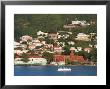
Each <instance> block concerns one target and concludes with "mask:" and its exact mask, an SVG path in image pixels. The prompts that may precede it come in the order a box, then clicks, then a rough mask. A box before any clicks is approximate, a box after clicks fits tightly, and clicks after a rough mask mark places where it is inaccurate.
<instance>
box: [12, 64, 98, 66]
mask: <svg viewBox="0 0 110 89" xmlns="http://www.w3.org/2000/svg"><path fill="white" fill-rule="evenodd" d="M14 66H58V67H62V66H97V65H36V64H14Z"/></svg>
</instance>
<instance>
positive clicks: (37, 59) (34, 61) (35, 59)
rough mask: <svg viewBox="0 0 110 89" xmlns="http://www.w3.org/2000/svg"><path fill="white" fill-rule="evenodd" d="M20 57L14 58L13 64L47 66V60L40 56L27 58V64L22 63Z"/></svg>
mask: <svg viewBox="0 0 110 89" xmlns="http://www.w3.org/2000/svg"><path fill="white" fill-rule="evenodd" d="M21 59H23V58H21V57H20V56H16V57H15V60H14V63H15V64H39V65H46V64H47V60H46V59H45V58H42V57H40V56H31V55H30V56H28V59H29V61H28V62H23V61H21Z"/></svg>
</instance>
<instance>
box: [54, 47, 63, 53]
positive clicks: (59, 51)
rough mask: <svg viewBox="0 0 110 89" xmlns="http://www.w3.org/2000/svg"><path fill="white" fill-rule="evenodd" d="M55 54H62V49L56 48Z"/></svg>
mask: <svg viewBox="0 0 110 89" xmlns="http://www.w3.org/2000/svg"><path fill="white" fill-rule="evenodd" d="M54 52H55V53H61V52H62V47H54Z"/></svg>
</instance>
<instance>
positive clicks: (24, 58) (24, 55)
mask: <svg viewBox="0 0 110 89" xmlns="http://www.w3.org/2000/svg"><path fill="white" fill-rule="evenodd" d="M21 57H22V59H21V61H23V62H28V61H29V59H28V54H26V53H23V54H22V56H21Z"/></svg>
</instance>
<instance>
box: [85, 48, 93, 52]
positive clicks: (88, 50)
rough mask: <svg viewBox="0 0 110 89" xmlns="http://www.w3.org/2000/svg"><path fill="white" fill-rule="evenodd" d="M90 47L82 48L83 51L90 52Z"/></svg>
mask: <svg viewBox="0 0 110 89" xmlns="http://www.w3.org/2000/svg"><path fill="white" fill-rule="evenodd" d="M91 50H92V49H91V48H84V51H86V52H87V53H90V52H91Z"/></svg>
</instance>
